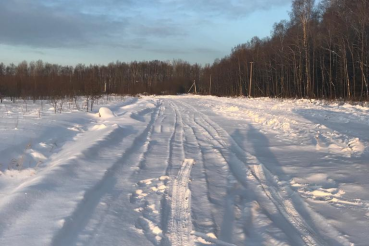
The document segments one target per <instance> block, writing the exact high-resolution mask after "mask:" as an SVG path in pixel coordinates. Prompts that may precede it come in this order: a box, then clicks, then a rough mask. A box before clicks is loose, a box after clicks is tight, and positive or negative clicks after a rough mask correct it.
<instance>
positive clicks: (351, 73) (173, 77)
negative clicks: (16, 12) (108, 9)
mask: <svg viewBox="0 0 369 246" xmlns="http://www.w3.org/2000/svg"><path fill="white" fill-rule="evenodd" d="M368 13H369V1H367V0H323V1H321V2H320V3H319V4H318V5H315V2H314V0H294V1H293V2H292V10H291V12H290V19H289V20H283V21H280V22H278V23H276V24H275V25H274V27H273V30H272V32H271V35H270V36H269V37H266V38H264V39H260V38H258V37H254V38H252V39H251V40H250V41H248V42H247V43H244V44H240V45H238V46H236V47H235V48H234V49H232V51H231V54H230V55H229V56H227V57H224V58H222V59H217V60H215V61H214V63H213V64H207V65H205V66H200V65H199V64H189V63H188V62H185V61H182V60H175V61H172V62H163V61H150V62H136V61H135V62H130V63H124V62H116V63H111V64H109V65H107V66H104V65H102V66H98V65H89V66H86V65H82V64H79V65H77V66H74V67H71V66H60V65H56V64H49V63H44V62H42V61H37V62H31V63H29V64H28V63H27V62H22V63H20V64H18V65H14V64H10V65H4V64H0V93H1V95H3V96H8V97H11V98H19V97H27V98H33V99H42V98H49V97H75V96H77V95H86V96H91V97H92V96H94V95H101V94H102V93H103V92H106V93H116V94H138V93H147V94H177V93H185V92H187V91H188V90H189V89H190V88H191V86H192V85H194V82H195V84H196V87H195V88H196V91H197V92H198V93H200V94H211V95H217V96H252V97H265V96H266V97H284V98H325V99H338V98H342V99H347V100H368V99H369V84H368V83H369V81H368V80H369V77H368V76H369V75H368V74H369V50H368V44H369V35H368V33H369V15H368Z"/></svg>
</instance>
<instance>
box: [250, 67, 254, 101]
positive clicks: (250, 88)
mask: <svg viewBox="0 0 369 246" xmlns="http://www.w3.org/2000/svg"><path fill="white" fill-rule="evenodd" d="M253 64H254V62H250V84H249V97H251V88H252V65H253Z"/></svg>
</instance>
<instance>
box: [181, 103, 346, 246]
mask: <svg viewBox="0 0 369 246" xmlns="http://www.w3.org/2000/svg"><path fill="white" fill-rule="evenodd" d="M180 103H182V104H183V105H184V106H186V107H188V108H190V109H191V110H192V111H193V112H196V114H197V116H198V123H199V125H200V126H202V128H203V129H204V130H205V131H207V132H208V134H209V135H210V136H212V138H213V139H214V140H215V141H216V142H218V144H219V145H220V146H219V147H220V149H222V150H223V151H222V152H224V149H228V148H230V149H231V151H232V152H231V153H230V154H231V155H233V158H230V159H229V158H226V159H229V162H228V163H229V164H230V169H231V170H232V172H233V174H234V175H235V177H236V178H237V179H238V180H239V182H240V183H241V184H242V185H243V186H244V187H245V188H246V187H247V184H248V183H249V184H252V185H253V186H254V187H255V188H257V187H262V190H261V191H262V192H259V193H256V192H255V198H256V199H257V200H258V203H259V204H260V205H261V206H262V207H263V210H264V212H265V213H266V214H267V215H268V217H269V218H270V219H271V220H272V221H274V222H275V224H276V225H277V226H278V227H279V228H280V229H281V230H282V231H284V233H285V234H286V236H287V237H288V238H289V240H290V242H291V244H293V245H316V244H319V245H326V244H328V243H329V244H334V245H348V244H349V242H347V240H346V239H345V238H343V237H342V236H341V235H340V233H339V232H337V231H336V230H335V229H334V228H333V227H332V226H330V225H329V224H328V223H326V221H324V219H323V218H322V217H321V216H320V215H318V214H316V213H315V212H313V211H312V210H311V209H309V208H308V206H307V205H306V204H305V203H304V201H303V200H302V199H301V198H300V197H298V195H297V194H293V197H292V198H291V197H290V195H289V194H288V193H287V192H292V190H291V191H290V190H289V189H290V187H286V189H287V192H286V191H285V190H283V189H282V188H281V187H279V185H278V184H277V183H275V182H272V180H273V176H272V175H271V173H270V171H269V170H267V169H266V168H265V166H264V165H262V164H261V163H259V162H258V161H257V160H256V158H255V157H254V156H252V155H251V154H249V153H248V152H246V151H245V150H244V149H243V148H241V147H240V146H239V145H238V143H237V142H236V141H235V140H234V139H233V138H232V137H231V136H229V135H228V133H227V132H226V131H225V130H224V129H222V128H220V127H219V126H218V125H217V124H216V123H214V122H212V121H211V120H210V119H209V118H208V117H207V116H206V115H204V114H203V113H201V112H199V111H198V110H197V109H195V108H194V107H193V106H191V105H188V104H187V103H184V102H182V101H181V102H180ZM223 139H228V141H230V143H231V145H230V146H228V145H227V144H225V141H224V140H223ZM222 147H223V148H222ZM225 156H227V155H225ZM231 157H232V156H231ZM235 158H236V159H235ZM235 160H237V162H238V163H239V164H237V167H236V169H240V168H241V169H240V170H241V171H242V170H243V169H244V167H245V166H247V168H248V170H246V172H245V171H244V170H243V171H242V173H243V174H244V175H245V176H242V175H240V174H239V173H238V172H235V171H236V170H235V169H234V168H235V167H232V166H234V163H235V162H234V161H235ZM242 160H247V161H249V160H252V162H254V165H250V163H245V162H243V161H242ZM240 164H243V165H244V167H242V166H240ZM260 167H261V168H260ZM256 170H257V171H256ZM265 172H266V173H267V175H265ZM247 173H249V175H248V176H249V178H246V177H247V176H246V174H247ZM250 181H251V182H250ZM286 193H287V194H286ZM265 204H267V205H268V206H265ZM270 207H274V209H273V210H274V211H273V210H271V209H270ZM303 216H307V218H309V220H305V218H304V217H303ZM310 217H312V218H311V219H310ZM316 220H318V223H315V222H314V221H316ZM321 232H323V233H324V234H321Z"/></svg>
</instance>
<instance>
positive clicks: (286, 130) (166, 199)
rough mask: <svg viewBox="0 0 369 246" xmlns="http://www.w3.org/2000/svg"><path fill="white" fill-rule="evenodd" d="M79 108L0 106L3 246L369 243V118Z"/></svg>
mask: <svg viewBox="0 0 369 246" xmlns="http://www.w3.org/2000/svg"><path fill="white" fill-rule="evenodd" d="M79 103H80V105H79V106H78V103H77V102H69V103H66V104H64V106H63V104H62V103H61V104H60V109H59V108H58V110H57V113H56V114H55V111H54V108H53V107H52V106H51V104H48V103H47V102H40V101H37V102H35V103H34V102H27V101H19V102H16V103H13V102H10V101H8V100H5V101H4V102H3V104H0V139H1V141H0V218H1V219H0V245H12V246H21V245H25V243H26V244H27V245H30V246H39V245H66V246H67V245H68V246H69V245H99V246H100V245H164V246H169V245H367V244H368V241H369V233H368V230H369V229H368V228H369V178H368V177H369V151H368V146H369V108H368V107H363V106H358V105H349V104H342V103H324V102H322V101H311V100H276V99H267V98H261V99H246V98H217V97H211V96H191V95H189V96H163V97H143V98H125V99H124V100H123V99H122V98H120V97H115V98H114V97H113V98H111V99H110V100H106V99H100V100H99V102H96V104H95V108H96V109H95V111H94V112H91V113H86V112H84V111H85V110H83V107H84V106H83V102H79ZM99 116H100V117H99Z"/></svg>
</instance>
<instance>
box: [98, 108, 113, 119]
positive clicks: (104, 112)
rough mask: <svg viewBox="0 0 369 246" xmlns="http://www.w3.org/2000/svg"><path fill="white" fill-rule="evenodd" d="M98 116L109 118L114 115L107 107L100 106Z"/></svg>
mask: <svg viewBox="0 0 369 246" xmlns="http://www.w3.org/2000/svg"><path fill="white" fill-rule="evenodd" d="M99 117H101V118H104V119H109V118H113V117H115V116H114V114H113V112H112V111H111V110H110V109H109V108H106V107H101V108H100V109H99Z"/></svg>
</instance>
